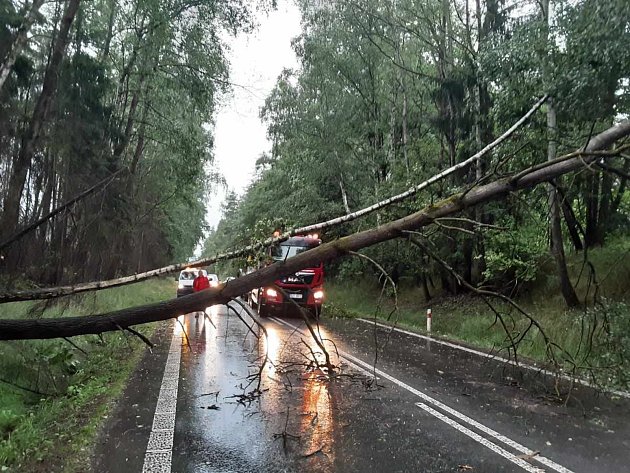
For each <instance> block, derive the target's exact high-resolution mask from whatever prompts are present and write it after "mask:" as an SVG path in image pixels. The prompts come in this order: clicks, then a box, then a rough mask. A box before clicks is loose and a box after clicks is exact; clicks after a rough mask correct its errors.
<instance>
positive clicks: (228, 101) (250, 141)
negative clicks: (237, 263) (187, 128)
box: [207, 0, 301, 227]
mask: <svg viewBox="0 0 630 473" xmlns="http://www.w3.org/2000/svg"><path fill="white" fill-rule="evenodd" d="M258 23H259V27H258V28H257V29H256V31H254V32H253V33H251V34H249V35H245V34H241V35H239V36H238V37H236V38H230V40H229V41H228V44H229V46H230V51H229V52H228V57H229V61H230V66H231V77H230V81H231V82H232V83H234V84H235V85H234V86H233V91H232V94H231V96H229V97H225V98H224V100H223V103H222V104H221V106H220V108H219V111H218V113H217V115H216V119H215V130H214V138H215V141H214V156H215V167H216V169H217V170H218V171H219V172H220V173H221V174H223V176H224V177H225V179H226V181H227V184H228V187H229V189H231V190H234V191H236V192H237V194H239V195H242V194H243V192H244V190H245V188H246V187H247V185H248V184H249V183H250V182H251V180H252V177H253V174H254V168H255V162H256V160H257V159H258V157H259V156H260V155H261V154H262V153H264V152H266V151H270V149H271V143H270V142H269V141H268V140H267V137H266V128H265V126H264V125H263V124H262V122H261V121H260V118H259V112H260V108H261V107H262V106H263V105H264V102H265V97H267V95H268V94H269V93H270V92H271V89H272V88H273V86H274V84H275V82H276V79H277V78H278V76H279V75H280V72H282V69H284V68H295V67H296V66H297V59H296V57H295V54H294V52H293V50H292V49H291V39H292V38H294V37H295V36H298V35H299V34H300V31H301V30H300V11H299V9H298V7H297V6H296V5H295V4H294V3H293V1H292V0H279V1H278V9H277V10H276V11H274V12H271V13H270V14H268V15H267V14H265V13H262V12H261V13H260V14H259V15H258ZM224 197H225V193H224V192H223V190H219V191H217V192H216V193H215V195H214V196H213V198H212V199H211V202H210V204H209V208H208V215H207V221H208V224H209V225H211V226H213V227H216V225H217V223H218V222H219V220H220V218H221V214H220V206H221V202H223V199H224Z"/></svg>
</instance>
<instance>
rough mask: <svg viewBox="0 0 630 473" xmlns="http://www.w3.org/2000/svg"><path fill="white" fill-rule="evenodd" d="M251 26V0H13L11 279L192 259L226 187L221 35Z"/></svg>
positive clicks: (6, 101) (1, 32) (7, 77)
mask: <svg viewBox="0 0 630 473" xmlns="http://www.w3.org/2000/svg"><path fill="white" fill-rule="evenodd" d="M262 7H263V5H262V2H261V8H262ZM252 26H253V23H252V21H251V14H250V10H248V8H247V6H246V5H245V4H244V3H243V2H241V1H240V0H234V1H232V0H227V1H222V2H214V1H197V0H184V1H179V0H173V1H153V0H149V1H145V0H138V1H132V2H120V1H117V0H102V1H101V0H97V1H94V2H82V1H81V0H72V1H63V0H59V1H48V0H47V1H44V0H34V1H33V2H27V1H26V2H21V1H12V0H2V3H1V4H0V61H1V62H0V68H1V69H0V140H1V144H0V202H1V203H2V215H1V223H0V253H1V258H2V263H1V265H0V266H1V272H2V277H3V278H4V279H5V280H6V281H7V284H9V285H10V286H15V285H17V286H19V285H20V284H22V285H24V284H28V282H32V283H35V284H39V285H53V286H54V285H57V284H65V283H72V282H77V281H87V280H95V279H103V278H107V277H114V276H116V275H123V274H129V273H134V272H138V271H142V270H145V269H150V268H154V267H157V266H162V265H164V264H167V263H171V262H173V261H180V260H185V259H187V258H188V257H189V256H190V255H191V254H192V251H193V249H194V247H195V245H196V244H197V242H198V241H199V239H200V238H201V236H202V234H203V231H204V228H205V212H206V210H205V202H206V199H207V196H208V195H209V193H210V192H211V191H212V190H213V189H214V187H215V186H217V185H219V184H220V183H221V177H220V176H219V175H218V174H217V173H216V170H215V169H214V168H213V166H212V163H213V150H212V122H213V114H214V111H215V109H216V106H217V104H218V103H219V100H220V97H221V96H222V95H223V94H224V93H226V91H227V89H228V85H229V79H228V76H229V73H228V64H229V60H228V57H227V52H226V49H225V44H224V43H225V41H224V39H221V38H226V37H229V36H230V35H234V34H236V33H237V32H239V31H247V30H248V29H250V28H251V27H252ZM25 281H26V282H25Z"/></svg>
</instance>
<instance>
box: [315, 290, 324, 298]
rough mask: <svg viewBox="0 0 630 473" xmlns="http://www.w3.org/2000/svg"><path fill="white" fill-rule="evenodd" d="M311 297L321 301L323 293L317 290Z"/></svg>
mask: <svg viewBox="0 0 630 473" xmlns="http://www.w3.org/2000/svg"><path fill="white" fill-rule="evenodd" d="M313 297H314V298H315V299H318V300H319V299H323V298H324V291H322V290H321V289H320V290H318V291H315V292H314V293H313Z"/></svg>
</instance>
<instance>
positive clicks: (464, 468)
mask: <svg viewBox="0 0 630 473" xmlns="http://www.w3.org/2000/svg"><path fill="white" fill-rule="evenodd" d="M474 469H475V467H473V466H470V465H457V470H459V471H472V470H474Z"/></svg>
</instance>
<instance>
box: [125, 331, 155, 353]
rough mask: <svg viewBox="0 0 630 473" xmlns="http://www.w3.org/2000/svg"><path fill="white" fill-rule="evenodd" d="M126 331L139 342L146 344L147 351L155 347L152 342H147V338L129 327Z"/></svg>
mask: <svg viewBox="0 0 630 473" xmlns="http://www.w3.org/2000/svg"><path fill="white" fill-rule="evenodd" d="M126 330H127V331H128V332H131V333H133V334H134V335H135V336H136V337H138V338H139V339H140V340H142V341H143V342H144V343H146V344H147V346H148V347H149V349H153V347H155V345H154V344H153V342H151V340H149V339H148V338H147V337H145V336H144V335H142V334H141V333H140V332H138V331H137V330H135V329H133V328H131V327H127V328H126Z"/></svg>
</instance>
